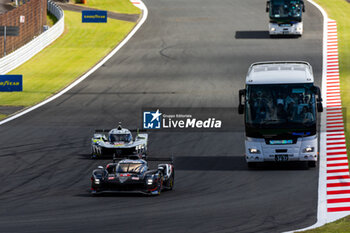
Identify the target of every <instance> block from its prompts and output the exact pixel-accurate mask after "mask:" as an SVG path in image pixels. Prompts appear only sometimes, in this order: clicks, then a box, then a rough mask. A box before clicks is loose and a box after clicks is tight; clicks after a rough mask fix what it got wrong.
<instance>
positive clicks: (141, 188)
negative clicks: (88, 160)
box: [91, 158, 175, 195]
mask: <svg viewBox="0 0 350 233" xmlns="http://www.w3.org/2000/svg"><path fill="white" fill-rule="evenodd" d="M174 178H175V172H174V166H173V164H172V163H167V164H158V169H156V170H149V168H148V163H147V161H146V160H143V159H138V158H137V159H123V160H121V161H119V162H118V163H116V162H115V161H113V163H109V164H107V166H106V168H104V167H102V166H99V167H98V168H97V169H95V170H94V171H93V172H92V176H91V193H92V194H93V195H96V194H101V193H143V194H149V195H159V194H160V192H161V191H162V190H164V189H165V190H172V189H173V186H174Z"/></svg>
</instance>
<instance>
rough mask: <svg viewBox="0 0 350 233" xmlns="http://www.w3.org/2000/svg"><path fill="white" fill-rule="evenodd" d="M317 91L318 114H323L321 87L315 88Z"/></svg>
mask: <svg viewBox="0 0 350 233" xmlns="http://www.w3.org/2000/svg"><path fill="white" fill-rule="evenodd" d="M315 91H316V95H317V99H316V102H317V103H316V105H317V112H323V105H322V97H321V89H320V88H319V87H316V86H315Z"/></svg>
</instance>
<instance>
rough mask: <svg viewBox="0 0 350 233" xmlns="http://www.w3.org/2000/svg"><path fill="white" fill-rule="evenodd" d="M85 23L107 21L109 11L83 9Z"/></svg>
mask: <svg viewBox="0 0 350 233" xmlns="http://www.w3.org/2000/svg"><path fill="white" fill-rule="evenodd" d="M82 22H83V23H107V11H82Z"/></svg>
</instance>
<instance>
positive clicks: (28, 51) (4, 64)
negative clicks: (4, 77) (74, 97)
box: [0, 0, 64, 74]
mask: <svg viewBox="0 0 350 233" xmlns="http://www.w3.org/2000/svg"><path fill="white" fill-rule="evenodd" d="M47 9H48V11H49V12H50V13H51V14H53V15H54V16H55V17H56V18H57V19H58V21H57V22H56V23H55V25H53V26H52V27H51V28H49V29H48V30H47V31H45V32H43V33H42V34H40V35H39V36H38V37H36V38H34V39H33V40H31V41H30V42H28V43H27V44H25V45H23V46H22V47H20V48H19V49H17V50H16V51H14V52H12V53H10V54H9V55H7V56H5V57H3V58H1V59H0V74H6V73H8V72H10V71H11V70H13V69H15V68H16V67H18V66H20V65H22V64H23V63H24V62H26V61H28V60H29V59H30V58H31V57H33V56H34V55H35V54H37V53H38V52H40V51H41V50H42V49H43V48H45V47H46V46H48V45H49V44H51V43H52V42H53V41H54V40H56V39H57V38H58V37H59V36H60V35H61V34H62V33H63V31H64V13H63V10H62V9H61V8H60V7H59V6H57V5H56V4H55V3H54V2H51V1H50V0H48V1H47Z"/></svg>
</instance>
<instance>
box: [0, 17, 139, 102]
mask: <svg viewBox="0 0 350 233" xmlns="http://www.w3.org/2000/svg"><path fill="white" fill-rule="evenodd" d="M64 14H65V25H66V30H65V32H64V34H63V35H62V36H61V37H60V38H59V39H57V40H56V41H55V42H54V43H53V44H51V45H50V46H49V47H47V48H46V49H44V50H43V51H42V52H40V53H39V54H37V55H36V56H34V57H33V58H32V59H30V60H29V61H28V62H26V63H25V64H23V65H21V66H20V67H18V68H17V69H15V70H13V71H11V72H10V74H22V75H23V92H12V93H11V92H7V93H6V92H4V93H0V101H1V105H4V106H6V105H9V106H31V105H34V104H36V103H38V102H40V101H42V100H44V99H46V98H48V97H49V96H51V95H53V94H55V93H57V92H58V91H59V90H61V89H62V88H64V87H65V86H67V85H68V84H69V83H71V82H72V81H73V80H75V79H76V78H78V77H79V76H81V75H82V74H84V73H85V72H86V71H87V70H89V69H90V68H91V67H92V66H93V65H94V64H96V63H97V62H98V61H99V60H100V59H101V58H103V57H104V56H105V55H107V54H108V53H109V52H110V51H111V50H112V49H113V48H114V47H115V46H116V45H117V44H118V43H119V42H120V41H121V40H122V39H123V38H124V37H125V36H126V35H127V34H128V33H129V32H130V30H131V29H132V28H133V27H134V25H135V23H130V22H125V21H119V20H113V19H108V23H100V24H94V23H81V13H76V12H71V11H65V12H64Z"/></svg>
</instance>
